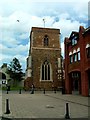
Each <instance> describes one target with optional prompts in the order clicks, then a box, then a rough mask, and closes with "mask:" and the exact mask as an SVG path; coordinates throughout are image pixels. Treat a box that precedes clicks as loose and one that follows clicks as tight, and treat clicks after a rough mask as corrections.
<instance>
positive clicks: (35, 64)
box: [24, 27, 62, 90]
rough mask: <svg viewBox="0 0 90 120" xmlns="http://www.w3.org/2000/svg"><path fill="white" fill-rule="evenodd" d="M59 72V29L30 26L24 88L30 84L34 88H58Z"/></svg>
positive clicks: (59, 82) (59, 83)
mask: <svg viewBox="0 0 90 120" xmlns="http://www.w3.org/2000/svg"><path fill="white" fill-rule="evenodd" d="M60 72H61V48H60V30H59V29H53V28H39V27H32V29H31V32H30V50H29V56H28V58H27V69H26V79H25V82H24V87H25V89H26V90H29V89H30V87H31V85H32V84H34V86H35V88H36V89H40V88H41V89H42V88H45V89H47V90H51V89H52V88H53V87H55V88H59V87H60V86H61V81H62V78H61V76H60Z"/></svg>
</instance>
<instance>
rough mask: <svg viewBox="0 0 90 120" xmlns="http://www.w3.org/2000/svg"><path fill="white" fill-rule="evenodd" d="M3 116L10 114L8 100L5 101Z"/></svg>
mask: <svg viewBox="0 0 90 120" xmlns="http://www.w3.org/2000/svg"><path fill="white" fill-rule="evenodd" d="M5 114H10V110H9V100H8V99H6V112H5Z"/></svg>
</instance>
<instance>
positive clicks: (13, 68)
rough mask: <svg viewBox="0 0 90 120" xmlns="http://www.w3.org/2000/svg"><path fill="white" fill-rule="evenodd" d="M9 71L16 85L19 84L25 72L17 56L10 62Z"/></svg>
mask: <svg viewBox="0 0 90 120" xmlns="http://www.w3.org/2000/svg"><path fill="white" fill-rule="evenodd" d="M7 73H8V74H9V75H10V77H11V79H12V80H13V82H14V85H17V82H18V81H21V80H22V77H23V72H22V69H21V65H20V62H19V60H18V59H17V58H13V60H12V61H11V62H10V64H9V66H8V67H7Z"/></svg>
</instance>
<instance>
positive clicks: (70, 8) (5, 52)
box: [0, 0, 88, 69]
mask: <svg viewBox="0 0 90 120" xmlns="http://www.w3.org/2000/svg"><path fill="white" fill-rule="evenodd" d="M73 2H74V3H73ZM80 2H81V3H80ZM87 6H88V1H87V0H82V1H81V0H80V1H79V2H76V1H75V0H72V1H71V0H68V1H67V3H66V1H61V0H53V1H50V0H49V1H47V0H44V1H41V0H38V1H37V2H35V1H34V2H33V1H32V0H27V1H25V0H19V1H18V0H13V1H12V0H3V1H0V15H1V16H0V51H2V58H0V60H2V62H10V61H11V60H12V59H13V57H15V56H16V57H17V58H19V59H20V61H21V64H22V66H23V68H24V67H25V63H26V57H27V56H28V52H29V47H30V43H29V36H30V30H31V27H34V26H35V27H44V23H43V18H45V21H46V22H45V27H50V28H59V29H60V31H61V41H62V42H61V48H62V54H64V42H63V41H64V38H65V37H68V36H69V35H70V33H71V32H72V30H75V31H78V30H79V26H80V25H83V26H85V27H86V23H85V21H87V15H88V11H87ZM17 20H19V22H18V21H17ZM0 54H1V53H0ZM1 64H2V63H0V65H1ZM24 69H25V68H24Z"/></svg>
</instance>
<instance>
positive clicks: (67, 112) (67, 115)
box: [65, 103, 70, 119]
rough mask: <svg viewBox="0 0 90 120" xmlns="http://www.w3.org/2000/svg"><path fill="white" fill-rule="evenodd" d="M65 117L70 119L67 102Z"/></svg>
mask: <svg viewBox="0 0 90 120" xmlns="http://www.w3.org/2000/svg"><path fill="white" fill-rule="evenodd" d="M65 118H66V119H70V116H69V108H68V103H66V114H65Z"/></svg>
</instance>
